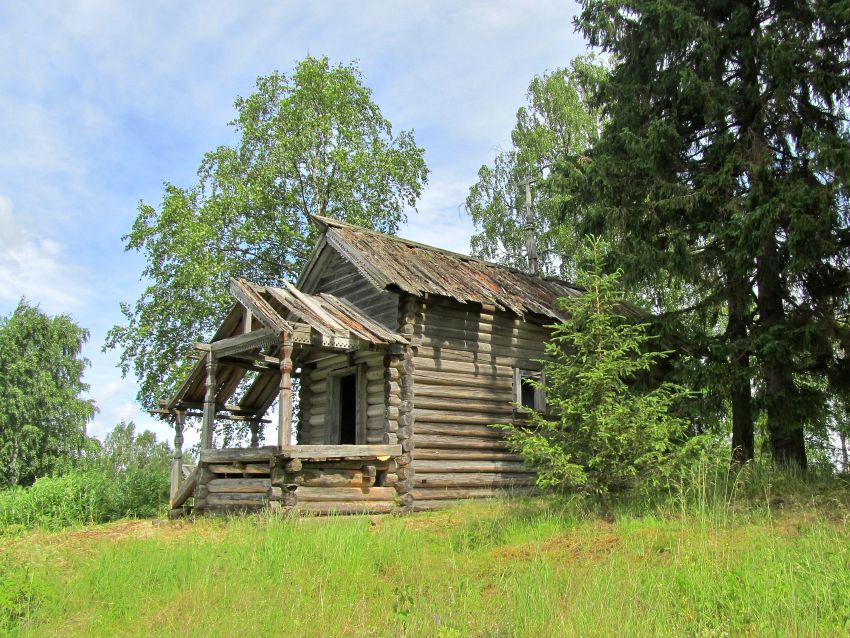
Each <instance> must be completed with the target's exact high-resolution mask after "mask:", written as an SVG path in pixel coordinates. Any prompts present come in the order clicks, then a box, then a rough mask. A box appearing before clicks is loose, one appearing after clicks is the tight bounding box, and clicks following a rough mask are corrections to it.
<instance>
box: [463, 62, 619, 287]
mask: <svg viewBox="0 0 850 638" xmlns="http://www.w3.org/2000/svg"><path fill="white" fill-rule="evenodd" d="M606 74H607V70H606V67H605V65H603V64H602V63H601V62H599V61H598V60H597V59H596V58H594V57H593V56H581V57H577V58H575V59H574V60H573V61H572V62H571V63H570V66H569V67H568V68H563V69H556V70H555V71H553V72H551V73H546V74H544V75H541V76H537V77H535V78H534V79H533V80H532V81H531V83H530V84H529V86H528V93H527V105H526V106H524V107H522V108H520V109H519V111H518V112H517V118H516V119H517V121H516V126H515V127H514V130H513V131H512V132H511V148H510V149H509V150H506V151H502V152H500V153H499V154H498V155H497V156H496V158H495V159H494V161H493V165H492V166H487V165H485V166H482V167H481V169H480V170H479V171H478V181H477V182H476V183H475V184H474V185H473V186H472V187H471V188H470V189H469V195H468V196H467V198H466V208H467V211H468V212H469V214H470V215H471V216H472V221H473V222H474V224H475V227H476V231H477V232H476V234H475V235H473V237H472V250H473V253H474V254H475V255H476V256H478V257H481V258H483V259H489V260H491V261H498V262H501V263H505V264H508V265H511V266H514V267H518V268H525V267H526V255H525V249H526V226H527V219H526V217H527V216H526V193H525V181H526V180H527V179H531V180H532V181H533V182H534V183H533V185H532V187H531V190H532V196H533V203H532V215H533V219H534V225H535V233H536V236H537V243H538V249H539V251H540V265H541V269H542V270H543V271H544V272H547V273H549V274H561V275H563V276H571V274H572V266H573V254H574V252H575V248H576V247H577V244H578V239H577V237H576V235H575V234H574V233H573V232H572V229H571V227H569V226H566V225H564V224H561V223H560V219H559V218H560V210H561V209H562V208H563V207H564V206H568V205H569V199H570V198H569V195H568V194H564V193H558V194H556V193H554V192H552V191H550V190H548V189H546V188H545V187H544V186H543V181H544V179H545V177H546V176H547V175H548V174H549V172H550V171H551V170H552V169H553V168H554V167H555V166H556V165H558V164H559V163H562V162H564V161H566V160H567V159H569V158H580V157H581V156H583V155H584V154H585V153H586V151H587V150H588V148H590V146H591V145H592V144H593V143H594V142H595V141H596V139H597V138H598V136H599V131H600V129H601V126H602V112H601V110H600V109H599V108H598V107H597V106H594V105H593V104H592V102H591V100H592V96H593V92H594V87H595V86H596V85H597V84H598V83H599V82H600V81H602V79H603V78H604V77H605V76H606Z"/></svg>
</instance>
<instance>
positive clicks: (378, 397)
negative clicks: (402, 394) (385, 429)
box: [366, 385, 386, 405]
mask: <svg viewBox="0 0 850 638" xmlns="http://www.w3.org/2000/svg"><path fill="white" fill-rule="evenodd" d="M385 399H386V393H385V392H384V387H383V385H381V389H380V390H378V391H377V392H369V391H368V388H367V392H366V403H367V404H368V405H383V404H384V401H385Z"/></svg>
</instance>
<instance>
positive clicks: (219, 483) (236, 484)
mask: <svg viewBox="0 0 850 638" xmlns="http://www.w3.org/2000/svg"><path fill="white" fill-rule="evenodd" d="M270 487H271V481H270V480H269V479H267V478H262V479H260V478H241V479H213V480H212V481H210V482H209V483H207V490H208V491H209V493H210V494H215V493H228V494H229V493H233V494H251V493H258V494H265V493H266V492H268V490H269V488H270ZM208 498H209V497H208Z"/></svg>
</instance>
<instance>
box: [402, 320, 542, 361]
mask: <svg viewBox="0 0 850 638" xmlns="http://www.w3.org/2000/svg"><path fill="white" fill-rule="evenodd" d="M511 332H514V331H511ZM414 334H415V335H416V336H418V337H422V341H423V343H424V342H425V341H426V340H428V339H436V340H439V341H471V342H473V343H489V344H491V345H492V346H493V347H494V348H495V347H499V348H502V349H510V350H512V349H523V350H530V351H535V352H539V353H540V354H543V350H544V344H545V343H546V336H548V335H546V336H544V335H543V334H540V335H535V334H528V333H522V332H520V331H516V332H515V333H514V334H511V333H506V334H500V333H499V332H495V333H494V332H490V331H478V330H477V329H476V327H475V326H470V327H469V329H464V328H463V327H460V326H459V325H458V326H455V327H452V326H447V325H439V326H436V325H431V326H427V325H426V326H423V327H422V328H421V329H420V330H418V331H416V332H415V333H414Z"/></svg>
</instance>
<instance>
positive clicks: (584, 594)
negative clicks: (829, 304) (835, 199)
mask: <svg viewBox="0 0 850 638" xmlns="http://www.w3.org/2000/svg"><path fill="white" fill-rule="evenodd" d="M846 495H847V492H846V490H844V491H843V492H840V493H839V496H835V495H811V496H804V497H801V498H793V499H791V498H788V497H787V496H786V497H776V496H767V497H766V498H765V499H763V500H762V501H761V502H759V503H756V504H752V503H750V504H747V505H740V504H736V503H730V502H727V501H724V502H722V503H720V504H719V505H718V504H716V503H715V504H713V505H710V506H709V505H706V504H705V503H702V504H700V503H699V502H697V504H696V505H691V506H688V507H684V506H682V507H681V508H680V509H679V510H677V509H676V508H675V507H670V506H669V505H668V507H667V508H666V509H664V508H655V509H654V513H653V514H652V515H646V514H644V515H641V514H639V513H636V512H638V511H640V510H639V509H638V508H635V507H619V508H616V507H615V508H613V509H611V510H608V511H606V512H605V514H604V515H600V514H599V513H598V512H596V511H594V509H593V508H587V506H586V505H584V504H582V503H580V502H578V501H573V502H564V501H559V500H555V499H551V498H534V499H526V500H518V501H510V502H508V501H490V502H479V503H468V504H463V505H460V506H457V507H455V508H453V509H450V510H446V511H441V512H434V513H428V514H417V515H413V516H407V517H398V518H393V517H362V516H361V517H337V518H333V519H309V518H308V519H300V520H298V519H294V520H290V519H278V518H273V517H247V518H243V519H230V520H198V521H194V522H192V521H178V522H166V521H160V520H154V521H151V520H136V521H121V522H117V523H112V524H108V525H101V526H92V527H87V528H79V529H74V530H66V531H61V532H30V533H26V534H23V535H20V534H18V535H15V536H7V537H0V574H2V576H0V579H1V580H2V586H0V610H2V617H0V633H6V634H9V635H12V636H19V635H20V636H80V635H85V636H177V635H179V636H251V638H257V637H260V636H304V635H316V636H358V637H364V636H739V635H747V636H846V635H850V506H848V505H849V504H850V500H848V499H847V498H846ZM643 510H644V511H646V508H643Z"/></svg>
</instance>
